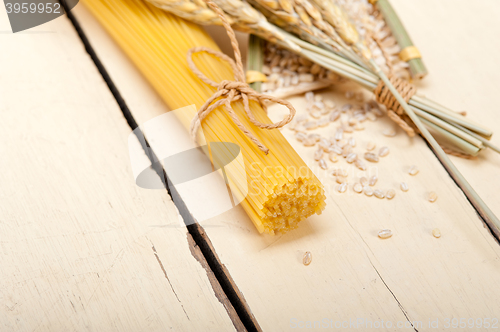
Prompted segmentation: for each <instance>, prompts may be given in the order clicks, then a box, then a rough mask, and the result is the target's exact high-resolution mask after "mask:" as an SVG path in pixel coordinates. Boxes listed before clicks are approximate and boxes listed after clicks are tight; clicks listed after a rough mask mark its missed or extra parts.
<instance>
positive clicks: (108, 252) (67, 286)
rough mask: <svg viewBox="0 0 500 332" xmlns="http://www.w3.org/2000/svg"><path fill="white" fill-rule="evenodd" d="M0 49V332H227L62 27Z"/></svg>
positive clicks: (124, 129) (78, 47)
mask: <svg viewBox="0 0 500 332" xmlns="http://www.w3.org/2000/svg"><path fill="white" fill-rule="evenodd" d="M0 15H1V16H0V22H1V28H0V29H1V30H7V29H8V26H7V24H8V21H7V17H6V15H5V12H4V11H1V14H0ZM0 43H1V44H2V52H0V61H1V62H2V64H3V65H2V66H1V68H0V77H1V80H0V95H1V96H0V103H1V104H0V114H1V115H2V122H1V123H0V133H1V134H0V135H1V137H2V138H1V144H0V152H1V155H2V158H1V159H0V183H2V185H1V186H0V197H1V200H2V204H0V216H1V219H0V234H1V237H0V265H1V267H2V273H1V277H0V299H1V301H0V304H1V305H0V330H2V331H134V332H135V331H166V330H171V329H173V330H193V331H196V330H198V331H201V330H212V331H221V330H226V331H229V330H234V326H233V323H232V322H231V320H230V318H229V316H228V314H227V312H226V310H225V309H224V306H223V305H222V304H221V303H220V302H219V300H218V299H217V298H216V297H215V295H214V291H213V289H212V287H211V284H210V281H209V280H208V278H207V275H206V272H205V270H204V269H203V268H202V266H201V265H200V264H199V263H198V262H197V261H196V259H195V258H194V257H193V256H192V254H191V252H190V247H189V245H188V242H187V239H186V232H187V231H186V229H185V227H181V226H179V225H180V220H179V217H178V214H177V211H176V209H175V206H174V205H173V203H172V202H171V200H170V198H169V197H168V195H167V193H166V192H165V191H164V190H157V191H153V190H146V189H141V188H139V187H137V186H136V185H135V183H134V179H133V176H132V172H131V169H130V162H129V156H128V149H127V138H128V135H129V133H130V132H131V130H130V128H129V127H128V125H127V123H126V121H125V119H124V118H123V115H122V114H121V111H120V109H119V108H118V105H117V104H116V101H115V100H114V99H113V97H112V96H111V94H110V92H109V90H108V88H107V86H106V84H105V83H104V81H103V80H102V78H101V76H100V75H99V73H98V72H97V70H96V68H95V66H94V64H93V63H92V61H91V60H90V58H89V57H88V55H87V53H86V52H85V50H84V48H83V45H82V44H81V42H80V39H79V38H78V36H77V35H76V33H75V31H74V29H73V27H72V26H71V23H70V22H69V21H68V19H67V18H66V17H61V18H58V19H56V20H55V21H52V22H50V23H48V24H45V25H43V26H40V27H38V28H35V29H32V30H30V31H28V32H25V33H20V34H1V35H0Z"/></svg>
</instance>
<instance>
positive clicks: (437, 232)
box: [432, 228, 441, 239]
mask: <svg viewBox="0 0 500 332" xmlns="http://www.w3.org/2000/svg"><path fill="white" fill-rule="evenodd" d="M432 236H434V237H435V238H436V239H439V238H440V237H441V231H440V230H439V229H438V228H434V229H433V230H432Z"/></svg>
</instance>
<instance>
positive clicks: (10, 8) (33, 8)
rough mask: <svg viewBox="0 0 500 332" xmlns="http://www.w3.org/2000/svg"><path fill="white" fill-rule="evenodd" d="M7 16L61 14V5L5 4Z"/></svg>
mask: <svg viewBox="0 0 500 332" xmlns="http://www.w3.org/2000/svg"><path fill="white" fill-rule="evenodd" d="M5 7H6V8H7V14H10V13H16V14H17V13H23V14H27V13H31V14H34V13H39V14H42V13H47V14H52V13H53V14H61V13H62V12H61V5H60V4H58V3H50V2H49V3H34V2H31V3H26V2H24V3H6V4H5Z"/></svg>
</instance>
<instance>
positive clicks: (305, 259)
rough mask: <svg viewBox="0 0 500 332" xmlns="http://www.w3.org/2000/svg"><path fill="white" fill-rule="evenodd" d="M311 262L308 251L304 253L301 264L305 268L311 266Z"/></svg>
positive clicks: (310, 255)
mask: <svg viewBox="0 0 500 332" xmlns="http://www.w3.org/2000/svg"><path fill="white" fill-rule="evenodd" d="M311 262H312V254H311V252H310V251H306V252H305V253H304V257H303V258H302V264H304V265H305V266H307V265H309V264H311Z"/></svg>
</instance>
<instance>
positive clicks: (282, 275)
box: [77, 2, 500, 331]
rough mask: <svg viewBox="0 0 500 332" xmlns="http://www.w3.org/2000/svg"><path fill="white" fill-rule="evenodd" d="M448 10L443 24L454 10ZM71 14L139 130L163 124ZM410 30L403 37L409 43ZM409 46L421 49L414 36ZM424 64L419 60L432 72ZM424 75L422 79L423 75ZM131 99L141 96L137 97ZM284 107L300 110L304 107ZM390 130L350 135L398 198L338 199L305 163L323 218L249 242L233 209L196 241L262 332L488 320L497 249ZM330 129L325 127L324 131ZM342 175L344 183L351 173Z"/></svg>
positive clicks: (248, 231)
mask: <svg viewBox="0 0 500 332" xmlns="http://www.w3.org/2000/svg"><path fill="white" fill-rule="evenodd" d="M432 6H433V5H431V3H430V2H429V3H427V7H426V8H425V10H426V11H431V10H432V8H433V7H432ZM448 10H449V13H448V15H453V7H451V6H450V8H449V9H448ZM77 13H78V16H79V18H80V20H81V22H82V24H83V25H84V27H85V29H86V31H87V33H88V35H89V36H90V38H91V41H92V43H93V44H94V47H95V48H96V49H97V51H98V53H99V55H100V56H101V59H102V60H103V62H104V63H105V65H106V67H107V68H108V69H109V71H110V72H111V75H112V76H113V77H114V78H115V79H116V82H117V84H118V85H119V88H120V91H122V92H123V94H124V95H125V96H127V98H130V101H131V102H130V103H129V104H130V106H131V108H132V112H133V113H134V116H135V117H136V118H137V119H139V120H140V121H139V122H144V121H146V120H149V119H151V118H153V117H154V116H156V115H158V114H161V112H162V111H161V110H159V111H158V110H155V111H153V112H151V111H150V109H151V108H150V107H149V106H148V107H146V106H145V105H153V106H156V105H157V104H156V101H155V102H154V103H152V102H150V100H155V99H154V98H151V96H152V93H153V92H151V91H149V92H145V90H147V88H146V86H147V85H144V80H142V79H138V77H139V76H140V75H139V74H138V73H137V71H136V70H135V68H133V66H131V65H130V63H128V62H127V60H126V59H125V57H124V55H123V54H122V53H121V52H120V50H119V49H117V48H116V46H115V45H114V44H113V43H112V41H111V40H109V37H107V36H106V35H105V32H104V31H103V30H102V29H101V28H100V27H99V26H98V25H96V23H95V21H94V20H93V19H92V18H91V17H89V16H88V13H86V12H85V11H84V10H83V9H82V8H80V9H79V10H78V12H77ZM477 19H478V20H479V19H480V18H477ZM491 23H493V22H491ZM427 24H430V25H432V24H434V25H438V24H441V21H436V22H428V23H427ZM410 31H411V34H412V36H414V35H417V34H418V33H419V31H416V32H413V30H410ZM477 33H479V31H477ZM424 36H426V37H428V36H429V33H428V32H427V33H426V34H423V35H422V37H421V38H424ZM457 38H460V36H458V37H457ZM415 42H416V44H417V45H420V43H419V40H418V39H417V38H415ZM472 51H473V50H471V52H472ZM424 54H425V53H424ZM428 58H429V56H427V57H426V62H427V63H429V64H430V63H432V61H429V60H427V59H428ZM450 61H453V59H451V60H450ZM117 63H120V65H117ZM457 65H458V64H457ZM429 68H430V70H431V75H432V70H433V68H432V67H431V66H429ZM342 89H353V87H352V86H345V87H339V88H337V89H333V90H330V91H328V92H325V94H324V95H325V96H326V97H327V98H332V99H334V100H335V101H336V102H337V103H342V102H345V100H343V97H342V96H343V91H342ZM136 91H141V93H143V92H144V93H145V95H144V98H141V96H140V95H139V94H138V93H137V92H136ZM132 94H133V96H132ZM129 96H130V97H129ZM290 100H291V101H292V103H294V105H295V106H296V108H297V109H298V110H299V112H304V108H305V107H304V100H303V99H302V98H292V99H290ZM270 112H271V114H272V116H273V117H275V118H276V119H278V118H281V116H282V113H281V112H282V110H280V109H276V108H273V109H272V110H271V111H270ZM392 126H393V124H392V123H391V122H390V120H388V119H383V120H380V121H377V122H375V123H366V127H367V129H366V130H365V131H363V132H360V133H356V137H357V139H358V146H360V148H358V149H359V150H360V151H362V150H363V147H364V146H365V145H366V143H367V142H368V141H369V140H374V141H376V143H377V144H378V146H379V147H380V146H382V145H387V146H389V147H390V148H391V153H390V155H389V156H388V157H386V158H384V159H382V161H381V162H380V163H379V164H377V165H376V167H371V168H370V172H376V173H378V175H379V178H380V180H379V184H378V185H377V186H378V187H380V188H381V189H388V188H391V187H397V186H398V184H399V182H401V181H406V182H408V183H409V185H410V191H409V192H408V193H402V192H401V191H399V190H397V196H396V198H395V199H393V200H392V201H387V200H383V201H381V200H378V199H376V198H373V197H372V198H367V197H365V196H364V195H357V194H354V193H352V192H350V193H346V194H342V195H341V194H338V193H336V192H335V191H334V188H335V183H334V181H333V179H332V178H328V177H327V176H326V174H325V173H324V172H322V171H321V170H318V169H317V167H315V164H314V163H313V162H310V164H311V166H312V167H314V170H315V171H317V172H318V175H319V176H320V177H321V179H322V180H323V181H324V184H325V186H326V187H327V190H328V196H329V197H328V206H327V209H326V211H325V212H324V213H323V215H321V216H317V217H312V218H310V219H309V220H307V221H305V222H303V224H302V225H301V227H300V228H299V229H298V230H296V231H293V232H290V233H289V234H286V235H283V236H276V237H272V236H261V235H258V234H257V232H256V230H255V229H254V227H253V226H252V224H251V222H250V221H249V219H248V218H247V217H246V215H245V214H244V212H243V210H242V209H240V208H236V209H234V210H231V211H230V212H227V213H225V214H223V215H221V216H219V217H216V218H213V219H212V220H210V221H209V224H210V226H213V225H219V226H221V227H206V228H205V231H206V233H207V235H208V237H209V238H210V240H211V241H212V244H213V246H214V247H215V249H216V250H217V254H218V255H219V257H220V259H221V261H222V262H223V263H224V264H225V266H226V267H227V269H228V271H229V272H230V273H231V276H232V277H233V279H234V281H235V283H236V285H237V286H238V287H239V289H240V290H241V291H242V292H243V295H244V296H245V298H246V300H247V301H248V304H249V305H250V307H251V309H252V312H253V314H254V315H255V317H256V318H257V320H258V322H259V324H260V325H261V326H262V327H263V329H264V330H266V329H267V330H291V329H293V328H294V327H299V326H300V325H299V324H302V325H303V326H305V324H306V323H307V322H308V321H309V322H313V321H319V322H321V323H323V324H325V325H327V326H332V325H333V327H334V326H335V324H340V325H342V324H349V327H353V326H354V327H357V328H359V329H361V330H367V331H369V330H380V328H381V326H380V324H382V323H381V321H382V320H383V321H384V322H385V325H384V327H386V330H394V329H395V328H392V329H391V328H387V324H388V322H390V324H392V326H393V327H397V326H398V325H400V324H401V325H403V326H405V325H406V326H409V327H410V328H411V327H413V328H415V329H417V330H427V329H429V328H430V327H433V329H434V327H435V323H433V325H432V326H429V324H430V321H432V322H436V320H437V324H438V325H437V328H436V329H437V330H445V329H446V325H445V324H446V322H447V321H446V320H447V319H451V318H465V319H466V320H467V319H469V318H474V319H476V318H494V317H496V316H495V315H497V314H498V313H497V310H496V308H497V298H498V296H499V295H500V290H498V289H496V288H495V287H492V286H493V285H494V284H495V283H496V282H498V280H499V279H500V262H499V254H500V249H499V247H498V245H497V243H496V242H495V240H494V239H493V238H492V237H491V235H490V234H489V232H488V231H487V230H486V229H485V228H484V227H483V225H482V224H481V221H480V220H479V219H478V217H477V214H476V213H475V211H474V209H473V208H472V207H471V206H470V205H469V203H468V202H467V200H466V199H465V197H464V196H463V194H462V192H461V191H460V190H459V189H458V188H457V187H456V185H455V184H454V183H453V181H452V180H451V178H450V177H449V176H448V174H447V173H446V172H445V170H444V169H443V168H442V166H441V165H440V164H439V162H438V161H437V160H436V158H435V157H434V155H433V154H432V152H431V151H430V150H429V149H428V148H427V146H426V145H425V143H424V142H423V141H422V140H421V139H420V138H415V139H409V138H408V137H406V136H405V135H404V133H402V132H401V131H398V135H397V136H396V137H395V138H388V137H385V136H383V135H381V132H382V131H383V130H384V129H386V128H389V127H392ZM333 130H334V128H332V127H331V126H330V127H329V128H327V129H324V130H322V131H323V132H322V133H323V134H324V135H327V134H331V133H332V132H333ZM283 133H284V134H285V136H286V137H288V138H289V139H290V140H291V142H292V144H293V145H294V147H296V148H297V150H298V151H299V153H300V154H301V155H302V156H303V158H304V159H305V160H307V161H312V155H313V153H314V149H307V148H304V147H302V146H301V145H299V144H298V143H297V142H296V141H295V140H294V139H293V136H292V133H291V132H290V131H289V130H286V129H285V130H284V131H283ZM412 164H416V165H418V167H419V168H420V173H419V175H418V176H416V177H410V176H409V175H408V174H407V173H406V170H407V169H408V167H409V166H410V165H412ZM339 165H342V167H344V168H346V169H347V168H348V167H347V165H346V164H341V162H339ZM348 169H349V171H350V172H353V175H351V176H359V175H360V174H359V173H357V171H356V170H355V169H353V168H352V167H350V168H348ZM430 190H434V191H436V192H438V195H439V198H438V201H437V202H436V203H434V204H431V203H429V202H428V201H427V200H426V194H427V193H428V192H429V191H430ZM214 199H215V198H214ZM436 227H437V228H439V229H441V232H442V233H443V236H442V237H441V238H440V239H436V238H434V237H432V235H431V230H432V229H433V228H436ZM382 228H389V229H391V230H392V231H393V232H394V233H395V235H394V236H393V237H392V238H391V239H389V240H380V239H379V238H378V237H377V232H378V231H379V230H380V229H382ZM305 251H311V252H312V254H313V263H312V264H311V265H310V266H307V267H306V266H303V265H302V263H301V259H302V255H303V254H304V252H305ZM324 319H325V320H324ZM370 322H371V323H370ZM358 323H359V325H358ZM352 324H353V325H352ZM377 324H378V327H377ZM411 324H413V326H412V325H411ZM457 330H461V329H460V328H458V329H457ZM462 330H465V329H462Z"/></svg>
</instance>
